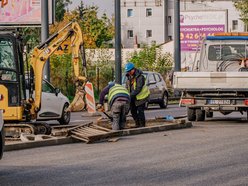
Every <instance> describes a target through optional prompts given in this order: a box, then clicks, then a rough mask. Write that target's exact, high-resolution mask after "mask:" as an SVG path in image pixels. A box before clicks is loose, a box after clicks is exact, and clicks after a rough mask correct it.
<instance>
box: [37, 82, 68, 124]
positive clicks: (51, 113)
mask: <svg viewBox="0 0 248 186" xmlns="http://www.w3.org/2000/svg"><path fill="white" fill-rule="evenodd" d="M69 104H70V102H69V99H68V98H67V97H66V96H64V95H63V94H62V93H61V91H60V89H58V88H55V87H54V86H53V85H52V84H51V83H49V82H48V81H46V80H43V82H42V97H41V109H40V111H39V112H38V114H37V120H38V121H41V120H42V121H45V120H58V121H59V123H60V124H62V125H66V124H68V123H69V122H70V116H71V112H66V109H67V108H68V107H69Z"/></svg>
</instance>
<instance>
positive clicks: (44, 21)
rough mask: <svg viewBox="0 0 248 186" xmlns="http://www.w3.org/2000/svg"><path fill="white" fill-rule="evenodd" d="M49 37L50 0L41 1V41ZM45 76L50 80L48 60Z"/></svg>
mask: <svg viewBox="0 0 248 186" xmlns="http://www.w3.org/2000/svg"><path fill="white" fill-rule="evenodd" d="M48 37H49V18H48V0H42V1H41V42H45V41H46V40H47V38H48ZM43 75H44V78H45V79H46V80H47V81H49V82H50V61H49V59H48V60H47V62H46V64H45V66H44V71H43Z"/></svg>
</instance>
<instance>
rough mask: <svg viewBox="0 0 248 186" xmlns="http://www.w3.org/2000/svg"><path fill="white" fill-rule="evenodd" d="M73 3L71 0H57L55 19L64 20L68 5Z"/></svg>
mask: <svg viewBox="0 0 248 186" xmlns="http://www.w3.org/2000/svg"><path fill="white" fill-rule="evenodd" d="M69 4H71V0H56V1H55V20H56V21H57V22H60V21H63V18H64V15H65V12H66V7H67V6H68V5H69Z"/></svg>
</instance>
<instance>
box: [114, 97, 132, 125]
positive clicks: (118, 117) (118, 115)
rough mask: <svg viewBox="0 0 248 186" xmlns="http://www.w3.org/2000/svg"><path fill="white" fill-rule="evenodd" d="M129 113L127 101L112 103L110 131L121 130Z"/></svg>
mask: <svg viewBox="0 0 248 186" xmlns="http://www.w3.org/2000/svg"><path fill="white" fill-rule="evenodd" d="M128 112H129V103H128V102H127V101H118V100H116V101H114V103H113V105H112V107H111V114H112V117H113V122H112V130H121V129H123V128H124V127H125V125H126V115H127V114H128Z"/></svg>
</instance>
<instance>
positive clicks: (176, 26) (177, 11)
mask: <svg viewBox="0 0 248 186" xmlns="http://www.w3.org/2000/svg"><path fill="white" fill-rule="evenodd" d="M174 60H175V67H174V70H175V71H181V46H180V0H174Z"/></svg>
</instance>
